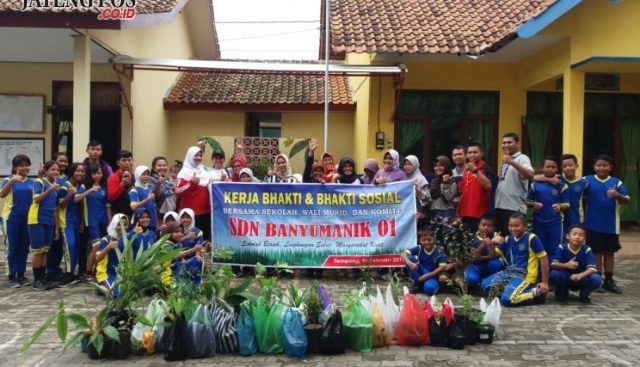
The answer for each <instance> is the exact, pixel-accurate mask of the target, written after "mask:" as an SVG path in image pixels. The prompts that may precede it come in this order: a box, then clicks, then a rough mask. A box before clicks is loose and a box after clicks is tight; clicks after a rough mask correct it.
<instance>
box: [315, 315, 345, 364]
mask: <svg viewBox="0 0 640 367" xmlns="http://www.w3.org/2000/svg"><path fill="white" fill-rule="evenodd" d="M346 350H347V337H346V335H345V333H344V328H343V327H342V314H341V313H340V311H338V310H336V312H335V313H334V314H333V316H331V318H330V319H329V320H327V322H326V323H325V324H324V327H323V328H322V336H321V337H320V353H322V354H344V353H345V351H346Z"/></svg>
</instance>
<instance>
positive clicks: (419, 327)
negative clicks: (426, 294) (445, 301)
mask: <svg viewBox="0 0 640 367" xmlns="http://www.w3.org/2000/svg"><path fill="white" fill-rule="evenodd" d="M429 308H430V306H429ZM427 322H428V318H427V314H426V313H424V312H423V311H422V310H421V308H420V303H419V302H418V299H417V298H416V296H415V295H413V294H405V295H404V302H403V304H402V310H401V311H400V319H399V320H398V324H397V325H396V340H397V343H398V345H411V346H419V345H426V344H428V343H429V325H428V323H427Z"/></svg>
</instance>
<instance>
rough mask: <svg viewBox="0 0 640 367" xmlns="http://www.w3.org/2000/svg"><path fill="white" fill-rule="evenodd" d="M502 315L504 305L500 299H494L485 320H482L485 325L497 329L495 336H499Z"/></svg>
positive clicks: (487, 310)
mask: <svg viewBox="0 0 640 367" xmlns="http://www.w3.org/2000/svg"><path fill="white" fill-rule="evenodd" d="M481 310H482V308H481ZM501 314H502V305H500V300H499V299H498V298H494V299H493V301H491V303H490V304H489V306H486V310H485V314H484V318H483V319H482V323H483V324H489V325H493V327H494V328H496V331H495V333H494V335H497V334H498V326H499V325H500V315H501Z"/></svg>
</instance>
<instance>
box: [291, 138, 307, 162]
mask: <svg viewBox="0 0 640 367" xmlns="http://www.w3.org/2000/svg"><path fill="white" fill-rule="evenodd" d="M308 147H309V139H304V140H300V141H299V142H297V143H295V144H294V145H293V147H292V148H291V151H290V152H289V159H291V158H292V157H293V156H294V155H296V154H297V153H299V152H301V151H303V150H305V149H307V148H308Z"/></svg>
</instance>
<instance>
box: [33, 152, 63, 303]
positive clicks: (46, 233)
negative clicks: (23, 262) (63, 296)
mask: <svg viewBox="0 0 640 367" xmlns="http://www.w3.org/2000/svg"><path fill="white" fill-rule="evenodd" d="M59 175H60V170H59V168H58V164H57V163H56V161H53V160H51V161H47V162H46V163H45V164H44V177H42V178H37V179H35V180H34V182H33V201H32V202H31V206H30V207H29V218H28V221H27V223H28V224H29V241H30V242H31V252H32V253H33V257H32V259H31V264H32V268H33V277H34V279H33V289H34V290H37V291H44V290H48V289H51V288H53V287H54V286H53V285H52V284H51V283H49V282H48V281H47V280H46V275H45V271H46V266H47V252H48V251H49V247H50V246H51V242H52V241H53V234H54V227H56V226H57V223H56V222H57V220H56V218H55V211H56V207H57V203H58V198H57V191H58V189H60V184H58V183H57V182H56V179H57V178H58V176H59Z"/></svg>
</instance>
